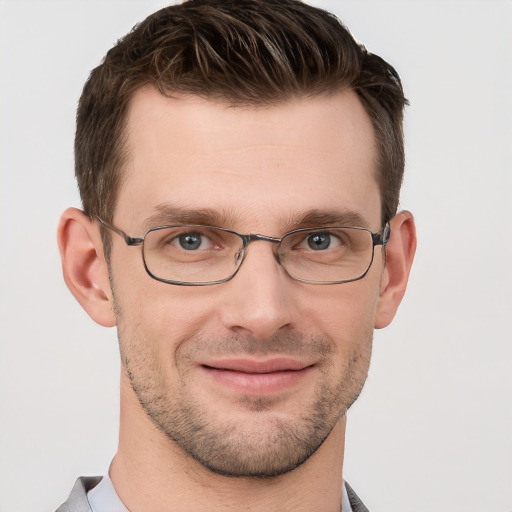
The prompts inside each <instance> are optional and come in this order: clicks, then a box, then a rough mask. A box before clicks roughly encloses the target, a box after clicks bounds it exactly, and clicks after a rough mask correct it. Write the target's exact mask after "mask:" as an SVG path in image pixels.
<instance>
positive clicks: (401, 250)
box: [375, 211, 416, 329]
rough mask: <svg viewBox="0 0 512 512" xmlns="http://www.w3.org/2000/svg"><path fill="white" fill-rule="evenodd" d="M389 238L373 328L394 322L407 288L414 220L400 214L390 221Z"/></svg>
mask: <svg viewBox="0 0 512 512" xmlns="http://www.w3.org/2000/svg"><path fill="white" fill-rule="evenodd" d="M390 225H391V236H390V238H389V241H388V243H387V245H386V266H385V268H384V272H383V274H382V279H381V288H380V297H379V299H378V304H377V315H376V317H375V328H376V329H382V328H383V327H387V326H388V325H389V324H390V323H391V321H392V320H393V318H394V316H395V314H396V312H397V310H398V306H399V305H400V302H401V301H402V298H403V296H404V293H405V289H406V287H407V281H408V279H409V272H410V270H411V265H412V261H413V259H414V253H415V252H416V228H415V226H414V217H413V216H412V214H411V213H410V212H407V211H403V212H400V213H398V214H397V215H395V217H393V219H391V221H390Z"/></svg>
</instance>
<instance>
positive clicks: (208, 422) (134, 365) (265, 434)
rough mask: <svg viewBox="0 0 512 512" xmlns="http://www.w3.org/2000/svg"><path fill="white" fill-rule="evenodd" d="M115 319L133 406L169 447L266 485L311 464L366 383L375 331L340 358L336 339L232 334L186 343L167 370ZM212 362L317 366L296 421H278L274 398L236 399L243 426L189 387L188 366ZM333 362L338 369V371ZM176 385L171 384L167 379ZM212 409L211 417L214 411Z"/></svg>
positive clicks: (280, 417) (143, 341) (200, 337)
mask: <svg viewBox="0 0 512 512" xmlns="http://www.w3.org/2000/svg"><path fill="white" fill-rule="evenodd" d="M119 320H120V318H118V332H119V342H120V347H121V359H122V364H123V366H124V369H125V371H126V374H127V376H128V378H129V382H130V385H131V387H132V389H133V391H134V393H135V395H136V396H137V399H138V401H139V403H140V405H141V406H142V408H143V409H144V411H145V412H146V414H147V416H148V417H149V418H150V419H151V421H152V422H153V424H154V425H155V426H156V427H157V428H158V429H160V430H161V431H162V432H163V433H164V434H165V435H166V436H167V437H168V438H169V439H170V440H171V441H172V442H174V443H176V444H177V445H178V446H179V447H180V448H181V449H182V450H183V451H184V452H185V453H187V454H188V455H189V456H190V457H192V458H193V459H194V460H196V461H198V462H199V463H200V464H202V465H203V466H204V467H205V468H207V469H208V470H210V471H212V472H214V473H216V474H220V475H226V476H230V477H253V478H270V477H276V476H279V475H282V474H285V473H287V472H289V471H291V470H293V469H295V468H297V467H298V466H300V465H301V464H303V463H304V462H306V461H307V460H308V459H309V457H311V456H312V455H313V454H314V453H315V452H316V451H317V450H318V449H319V447H320V446H321V445H322V443H323V442H324V441H325V439H326V438H327V436H328V435H329V433H330V432H331V430H332V429H333V428H334V426H335V425H336V423H337V422H338V421H339V420H340V418H341V417H342V416H343V415H344V414H345V413H346V411H347V410H348V408H349V407H350V406H351V405H352V403H353V402H354V401H355V400H356V398H357V397H358V395H359V393H360V391H361V389H362V387H363V385H364V382H365V380H366V376H367V372H368V367H369V361H370V355H371V344H372V334H373V329H371V328H368V329H366V331H365V336H364V338H365V339H364V340H360V342H359V343H357V344H355V345H354V346H355V347H356V348H354V349H353V350H352V351H351V352H348V353H345V354H344V358H343V360H342V362H341V365H340V363H339V360H340V359H341V356H340V354H339V353H338V349H337V345H336V343H334V341H333V340H330V339H323V338H319V337H311V336H309V337H308V336H305V335H302V334H300V333H296V332H293V333H287V334H279V335H276V336H273V337H271V338H269V339H266V340H259V339H258V340H255V339H253V338H251V337H247V336H240V335H233V336H232V337H228V338H223V339H212V337H211V336H207V335H206V334H202V335H198V336H196V337H191V338H189V339H187V340H186V342H184V343H182V344H181V345H180V346H179V347H178V349H177V350H176V351H175V353H174V355H173V358H172V364H169V363H170V360H169V361H162V360H159V358H158V357H157V356H156V354H155V353H152V352H151V350H147V347H151V346H152V345H151V343H152V340H150V339H145V338H144V337H141V336H140V333H139V334H138V335H137V334H135V336H131V335H130V334H129V333H128V332H126V331H125V329H123V322H122V321H119ZM201 354H208V356H209V357H212V356H225V355H226V354H228V355H229V356H230V357H231V356H240V355H242V356H247V355H251V356H254V357H263V356H271V357H277V356H283V355H284V356H288V357H294V356H297V357H300V358H304V359H306V360H314V361H316V363H315V366H316V369H317V371H318V373H319V375H318V376H317V378H316V379H315V383H314V389H313V390H312V393H310V394H309V395H308V397H307V398H303V399H302V401H301V402H300V403H298V404H297V407H296V410H297V412H296V414H295V416H294V417H293V418H290V417H286V416H283V415H280V414H279V413H278V411H279V399H276V398H273V397H271V396H270V397H254V396H249V395H240V396H239V397H238V398H237V400H236V401H235V404H236V406H237V407H238V409H240V410H242V411H243V412H244V414H245V416H244V418H245V420H244V421H241V420H240V419H239V418H234V417H226V416H224V417H222V416H220V415H218V414H214V404H211V403H208V404H205V403H204V401H202V400H201V395H200V393H199V395H198V393H197V389H196V390H194V386H193V384H192V382H193V378H192V374H193V367H194V365H193V362H194V361H198V360H201ZM335 361H338V364H337V365H336V364H335ZM171 371H172V372H176V374H177V375H178V377H179V379H178V384H177V385H175V386H171V385H170V384H169V380H168V378H167V377H168V375H167V372H171ZM212 409H213V411H212Z"/></svg>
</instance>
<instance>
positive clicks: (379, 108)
mask: <svg viewBox="0 0 512 512" xmlns="http://www.w3.org/2000/svg"><path fill="white" fill-rule="evenodd" d="M145 85H152V86H154V87H155V88H157V89H158V90H159V91H160V92H161V93H162V94H163V95H172V94H174V93H185V94H195V95H199V96H201V97H205V98H215V99H221V100H224V101H227V102H229V103H230V104H233V105H256V106H257V105H261V106H264V105H271V104H276V103H280V102H284V101H286V100H288V99H291V98H293V97H304V96H315V95H320V94H330V93H332V92H336V91H339V90H342V89H344V88H348V89H352V90H353V91H355V92H356V93H357V95H358V97H359V99H360V100H361V102H362V104H363V106H364V108H365V110H366V112H367V113H368V115H369V117H370V119H371V121H372V124H373V128H374V131H375V139H376V140H375V144H376V148H377V155H378V162H377V164H378V176H377V179H378V183H379V187H380V192H381V199H382V221H383V223H384V222H386V221H388V220H389V219H390V218H391V217H393V215H395V213H396V210H397V207H398V200H399V194H400V186H401V182H402V177H403V171H404V147H403V132H402V120H403V109H404V106H405V104H406V103H407V100H406V99H405V97H404V94H403V90H402V85H401V82H400V78H399V76H398V74H397V73H396V71H395V70H394V69H393V67H392V66H390V65H389V64H387V63H386V62H385V61H384V60H382V59H381V58H380V57H378V56H377V55H374V54H372V53H370V52H368V51H367V50H366V49H365V48H364V46H362V45H360V44H358V43H357V42H356V41H355V40H354V39H353V37H352V36H351V34H350V33H349V31H348V30H347V29H346V28H345V27H344V26H343V24H342V23H341V22H340V21H339V20H338V19H337V18H336V17H335V16H334V15H333V14H330V13H328V12H326V11H324V10H321V9H318V8H315V7H312V6H309V5H307V4H305V3H302V2H300V1H298V0H189V1H186V2H184V3H182V4H178V5H173V6H169V7H166V8H164V9H161V10H159V11H157V12H156V13H154V14H152V15H151V16H149V17H148V18H147V19H146V20H145V21H143V22H142V23H140V24H139V25H137V26H135V27H134V29H133V30H132V31H131V32H130V33H129V34H127V35H126V36H125V37H123V38H122V39H120V40H119V41H118V42H117V44H116V45H115V46H114V47H113V48H112V49H111V50H110V51H109V52H108V53H107V55H106V56H105V58H104V60H103V62H102V63H101V64H100V65H99V66H98V67H97V68H95V69H94V70H93V71H92V73H91V75H90V77H89V79H88V80H87V82H86V84H85V86H84V90H83V93H82V96H81V98H80V102H79V107H78V113H77V129H76V138H75V172H76V176H77V180H78V185H79V188H80V194H81V197H82V202H83V207H84V210H85V212H86V213H87V214H88V215H90V216H91V217H92V216H94V215H98V216H100V217H101V218H103V219H104V220H106V221H111V220H112V217H113V214H114V209H115V204H116V196H117V192H118V189H119V186H120V183H121V180H122V176H123V163H124V161H123V159H124V158H125V155H126V147H125V146H126V141H125V125H126V116H127V112H128V108H129V105H130V101H131V98H132V97H133V95H134V93H135V91H137V90H138V89H140V88H141V87H143V86H145Z"/></svg>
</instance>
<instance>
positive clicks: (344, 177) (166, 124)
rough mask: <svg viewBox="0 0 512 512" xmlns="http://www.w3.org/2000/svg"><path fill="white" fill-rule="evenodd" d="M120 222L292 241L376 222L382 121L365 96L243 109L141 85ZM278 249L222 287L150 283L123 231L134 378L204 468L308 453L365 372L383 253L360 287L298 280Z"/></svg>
mask: <svg viewBox="0 0 512 512" xmlns="http://www.w3.org/2000/svg"><path fill="white" fill-rule="evenodd" d="M127 129H128V141H129V152H128V155H129V157H128V161H127V166H126V175H125V179H124V182H123V184H122V187H121V189H120V192H119V196H118V203H117V207H116V212H115V215H114V219H113V224H114V225H116V226H117V227H119V228H121V229H122V230H124V231H126V232H127V233H129V234H130V235H134V236H138V235H141V234H143V233H144V232H145V231H146V230H147V229H148V228H150V227H154V226H156V225H164V224H176V223H181V222H183V223H188V224H196V223H200V224H209V225H216V226H220V227H224V228H229V229H232V230H235V231H238V232H240V233H260V234H264V235H269V236H273V237H280V236H282V235H283V234H284V233H285V232H287V231H290V230H292V229H295V228H300V227H312V225H314V226H322V225H332V223H333V222H335V220H334V219H337V218H340V219H341V218H343V217H344V216H346V217H347V218H352V217H353V216H354V214H356V215H357V216H358V217H360V226H362V227H368V228H370V229H371V230H372V231H379V230H380V229H381V227H382V226H381V225H380V197H379V190H378V186H377V182H376V179H375V172H376V170H375V163H374V162H375V150H374V144H373V131H372V127H371V123H370V121H369V119H368V117H367V115H366V113H365V112H364V109H363V107H362V106H361V104H360V103H359V101H358V99H357V97H356V96H355V94H353V93H351V92H343V93H339V94H337V95H333V96H329V97H319V98H315V99H303V100H299V99H297V100H294V101H290V102H288V103H284V104H281V105H277V106H272V107H261V108H239V107H232V106H231V107H230V106H228V105H226V104H224V103H219V102H217V103H216V102H213V101H207V100H204V99H200V98H197V97H184V98H177V99H169V98H164V97H162V96H161V95H160V94H158V93H157V92H156V91H154V90H153V89H149V88H147V89H144V90H142V91H140V92H139V93H138V94H137V95H136V96H135V98H134V100H133V104H132V108H131V111H130V115H129V119H128V125H127ZM273 251H274V247H273V245H272V244H271V243H268V242H261V241H259V242H255V243H253V244H251V245H250V246H249V249H248V251H247V255H246V258H245V260H244V263H243V265H242V267H241V268H240V270H239V272H238V274H237V275H236V276H235V277H234V278H233V279H232V280H231V281H229V282H226V283H223V284H217V285H212V286H198V287H192V286H190V287H189V286H175V285H169V284H165V283H161V282H158V281H156V280H154V279H152V278H150V277H149V276H148V275H147V273H146V272H145V270H144V268H143V265H142V258H141V253H140V248H137V247H127V246H126V245H125V244H124V243H123V241H122V240H121V238H120V237H117V236H114V238H113V247H112V254H111V280H112V287H113V294H114V298H115V307H116V316H117V324H118V332H119V340H120V347H121V355H122V362H123V371H124V372H125V373H126V376H127V378H128V380H129V382H130V384H131V387H132V388H133V390H134V392H135V394H136V396H137V398H138V400H139V402H140V404H141V405H142V408H143V409H144V411H145V413H146V414H147V415H148V416H149V417H150V418H151V420H152V421H153V423H154V424H155V425H156V426H157V427H158V428H159V429H160V430H161V431H162V432H164V433H165V434H166V435H167V436H168V438H169V439H170V440H172V442H173V443H177V445H178V446H180V447H181V448H182V449H183V450H184V451H185V452H186V453H187V454H189V455H190V456H191V457H193V458H194V459H195V460H197V461H199V462H200V463H201V464H203V466H205V467H206V468H208V469H210V470H212V471H214V472H217V473H220V474H226V475H233V476H235V475H236V476H273V475H279V474H282V473H285V472H287V471H290V470H291V469H293V468H295V467H297V466H298V465H300V464H302V463H303V462H304V461H306V460H307V459H308V457H309V456H311V455H312V454H313V453H314V452H315V451H316V450H317V449H318V448H319V447H320V446H321V445H322V443H323V441H324V440H325V439H326V438H327V436H328V435H329V433H330V432H331V430H332V429H333V428H334V427H335V425H336V424H337V422H338V421H340V419H341V418H342V417H343V415H344V414H345V412H346V410H347V409H348V408H349V407H350V405H351V404H352V403H353V401H354V400H355V399H356V398H357V396H358V394H359V392H360V390H361V388H362V386H363V383H364V381H365V379H366V375H367V371H368V366H369V361H370V352H371V339H372V332H373V327H374V320H375V314H376V306H377V299H378V296H379V286H380V280H381V276H382V268H383V258H382V254H381V251H380V250H379V249H378V248H377V249H376V251H375V258H374V262H373V265H372V267H371V268H370V271H369V272H368V274H367V275H366V276H365V277H364V278H363V279H362V280H359V281H355V282H352V283H345V284H338V285H312V284H305V283H301V282H298V281H294V280H292V279H291V278H290V277H289V276H288V275H287V274H286V272H285V271H284V269H283V268H282V267H281V266H280V265H279V263H278V262H277V261H276V259H275V257H274V252H273Z"/></svg>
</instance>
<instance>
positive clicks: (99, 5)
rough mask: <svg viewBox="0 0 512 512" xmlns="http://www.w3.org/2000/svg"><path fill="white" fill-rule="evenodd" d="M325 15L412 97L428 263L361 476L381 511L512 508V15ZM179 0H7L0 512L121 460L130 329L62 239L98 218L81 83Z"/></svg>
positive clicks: (424, 261) (351, 431) (379, 349)
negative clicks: (122, 350) (119, 333)
mask: <svg viewBox="0 0 512 512" xmlns="http://www.w3.org/2000/svg"><path fill="white" fill-rule="evenodd" d="M314 3H315V4H316V5H320V6H323V7H326V8H328V9H330V10H333V11H334V12H336V13H337V14H338V16H339V17H340V18H341V19H342V20H343V21H344V22H345V23H346V24H347V25H348V27H349V28H350V29H351V31H352V32H353V34H354V35H355V37H356V38H357V39H358V40H359V41H361V42H364V44H365V45H366V46H367V47H368V48H369V49H370V50H371V51H373V52H375V53H378V54H379V55H381V56H382V57H384V58H385V59H386V60H389V61H390V62H391V63H392V64H393V65H395V67H396V68H397V70H398V71H399V73H400V74H401V76H402V79H403V83H404V87H405V90H406V94H407V96H408V98H409V99H410V102H411V106H410V107H409V108H408V110H407V117H406V138H407V142H406V143H407V170H406V173H407V174H406V180H405V183H404V189H403V195H402V201H401V205H402V208H406V209H409V210H412V211H413V212H414V213H415V215H416V219H417V226H418V236H419V245H418V252H417V257H416V262H415V266H414V269H413V272H412V276H411V280H410V286H409V290H408V293H407V294H406V297H405V300H404V302H403V305H402V307H401V309H400V311H399V313H398V315H397V317H396V319H395V322H394V324H393V325H392V326H391V327H389V328H388V329H386V330H383V331H379V332H377V333H376V336H375V349H374V356H373V361H372V366H371V370H370V376H369V379H368V382H367V385H366V388H365V390H364V391H363V393H362V395H361V398H360V399H359V401H358V402H357V403H356V404H355V405H354V407H353V408H352V409H351V411H350V412H349V423H348V434H347V453H346V461H345V473H344V476H345V477H346V479H347V480H348V481H349V482H350V483H351V485H352V486H353V487H354V488H355V489H356V491H357V492H358V493H359V494H360V496H361V497H362V498H363V501H365V502H366V503H367V505H368V506H369V507H370V509H372V510H375V511H380V512H388V511H389V512H415V511H418V512H420V511H436V512H464V511H478V512H480V511H483V510H486V511H487V510H492V511H504V512H511V511H512V490H511V487H512V441H511V438H512V434H511V433H512V396H511V395H512V393H511V391H512V377H511V374H512V372H511V369H512V343H511V342H512V339H511V338H512V336H511V327H510V325H511V317H512V271H511V267H512V241H511V238H512V237H511V234H510V231H511V220H512V215H511V214H512V207H511V203H512V197H511V196H512V179H511V174H512V168H511V167H512V164H511V162H512V158H511V156H512V154H511V145H512V130H511V123H512V71H511V66H512V29H511V27H512V2H510V1H505V0H502V1H500V0H485V1H471V0H465V1H451V0H445V1H414V0H413V1H411V0H408V1H383V0H380V1H370V0H359V1H355V0H354V1H335V0H331V1H328V0H324V1H317V2H314ZM163 5H164V2H162V1H157V0H147V1H144V2H143V1H133V0H132V1H129V0H122V1H105V0H102V1H92V0H87V1H77V0H74V1H70V0H68V1H64V0H62V1H55V0H45V1H44V2H43V1H40V0H37V1H27V0H0V52H1V53H0V173H1V174H0V248H1V249H0V293H1V302H0V336H1V341H0V512H29V511H43V512H47V511H52V510H54V509H55V508H56V507H57V506H58V505H59V504H60V503H61V502H62V501H64V499H65V498H66V497H67V495H68V493H69V491H70V489H71V487H72V485H73V483H74V481H75V479H76V477H77V476H79V475H87V474H101V473H103V472H104V471H105V470H106V468H107V467H108V464H109V462H110V459H111V457H112V456H113V455H114V453H115V450H116V443H117V428H118V392H119V384H118V379H119V363H118V354H117V340H116V333H115V331H114V330H113V329H104V328H101V327H99V326H96V325H95V324H94V323H93V322H92V321H91V320H90V319H89V317H88V316H87V315H86V314H85V313H84V312H83V311H82V310H81V308H80V306H79V305H78V303H76V301H75V300H74V298H73V297H72V296H71V294H70V293H69V292H68V290H67V288H66V287H65V285H64V283H63V280H62V277H61V270H60V262H59V257H58V252H57V247H56V241H55V231H56V226H57V222H58V218H59V214H60V212H61V211H62V210H63V209H64V208H65V207H67V206H70V205H74V206H79V198H78V194H77V191H76V185H75V181H74V177H73V135H74V116H75V108H76V103H77V100H78V97H79V94H80V91H81V87H82V85H83V83H84V81H85V79H86V78H87V76H88V73H89V71H90V69H92V67H94V66H95V65H97V64H98V63H99V61H100V60H101V58H102V56H103V55H104V53H105V52H106V50H107V49H108V48H110V47H111V46H112V44H113V43H114V42H115V41H116V39H117V38H118V37H120V36H122V35H123V34H124V33H126V32H127V31H128V30H129V29H130V28H131V27H132V26H133V25H134V24H135V23H136V22H137V21H140V20H141V19H143V18H144V17H145V16H146V15H148V14H149V13H150V12H152V11H153V10H155V9H156V8H158V7H161V6H163Z"/></svg>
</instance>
